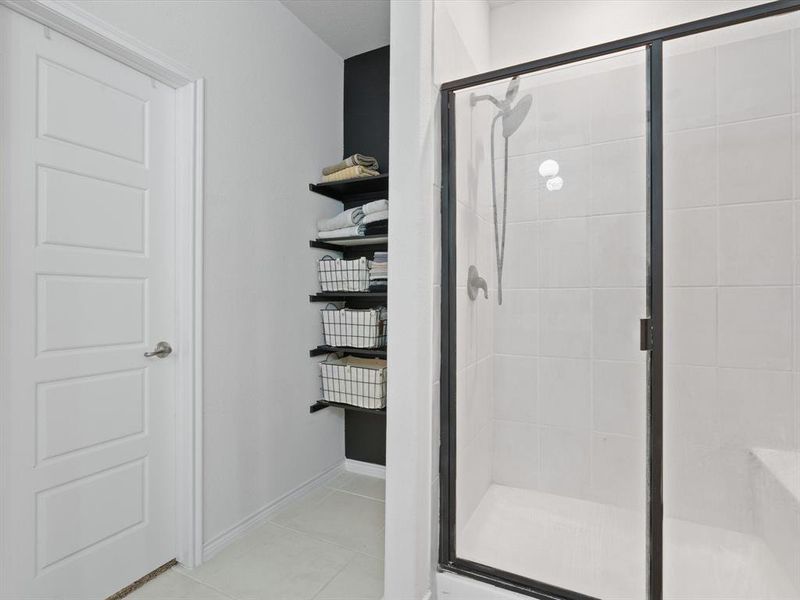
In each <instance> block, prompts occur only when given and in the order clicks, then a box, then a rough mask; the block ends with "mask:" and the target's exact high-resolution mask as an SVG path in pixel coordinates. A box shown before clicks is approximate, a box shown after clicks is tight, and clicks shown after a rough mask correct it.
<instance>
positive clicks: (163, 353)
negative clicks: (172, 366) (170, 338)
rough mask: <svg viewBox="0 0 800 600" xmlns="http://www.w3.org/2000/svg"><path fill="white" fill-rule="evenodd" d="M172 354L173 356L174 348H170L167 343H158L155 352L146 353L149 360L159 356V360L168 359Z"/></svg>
mask: <svg viewBox="0 0 800 600" xmlns="http://www.w3.org/2000/svg"><path fill="white" fill-rule="evenodd" d="M170 354H172V346H170V345H169V344H168V343H167V342H158V343H157V344H156V349H155V350H153V351H152V352H145V353H144V355H145V356H146V357H147V358H152V357H153V356H157V357H158V358H166V357H168V356H169V355H170Z"/></svg>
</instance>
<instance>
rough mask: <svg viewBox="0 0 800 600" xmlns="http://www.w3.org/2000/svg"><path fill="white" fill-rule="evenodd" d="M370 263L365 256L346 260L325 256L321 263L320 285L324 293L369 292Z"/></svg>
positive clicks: (319, 269)
mask: <svg viewBox="0 0 800 600" xmlns="http://www.w3.org/2000/svg"><path fill="white" fill-rule="evenodd" d="M369 268H370V261H369V260H367V258H366V257H365V256H362V257H361V258H356V259H354V260H344V259H341V258H333V257H332V256H324V257H322V259H321V260H320V261H319V268H318V271H319V285H320V288H321V289H322V291H323V292H368V291H369Z"/></svg>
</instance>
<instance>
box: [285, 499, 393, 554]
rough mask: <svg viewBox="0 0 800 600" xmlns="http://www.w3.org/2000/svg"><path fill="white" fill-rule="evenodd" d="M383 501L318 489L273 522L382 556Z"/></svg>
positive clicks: (350, 547) (358, 550) (346, 546)
mask: <svg viewBox="0 0 800 600" xmlns="http://www.w3.org/2000/svg"><path fill="white" fill-rule="evenodd" d="M383 513H384V503H383V502H380V501H378V500H372V499H370V498H365V497H363V496H356V495H355V494H350V493H347V492H341V491H338V490H319V491H317V492H314V493H312V494H309V495H308V496H306V498H304V499H302V500H301V501H299V502H298V503H297V504H295V505H292V506H290V507H289V508H287V509H285V510H283V511H281V512H279V513H278V514H276V515H274V516H273V517H272V518H271V519H270V521H272V522H273V523H277V524H278V525H283V526H285V527H288V528H290V529H293V530H295V531H301V532H304V533H308V534H310V535H313V536H315V537H317V538H319V539H323V540H326V541H329V542H333V543H334V544H338V545H340V546H344V547H345V548H349V549H351V550H355V551H357V552H363V553H365V554H369V555H371V556H375V557H382V556H383V519H384V516H383Z"/></svg>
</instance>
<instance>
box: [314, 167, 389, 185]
mask: <svg viewBox="0 0 800 600" xmlns="http://www.w3.org/2000/svg"><path fill="white" fill-rule="evenodd" d="M376 175H380V173H378V172H377V171H373V170H372V169H368V168H366V167H362V166H361V165H355V166H354V167H347V168H346V169H342V170H341V171H336V172H335V173H331V174H330V175H323V176H322V182H323V183H325V182H328V181H341V180H343V179H354V178H356V177H375V176H376Z"/></svg>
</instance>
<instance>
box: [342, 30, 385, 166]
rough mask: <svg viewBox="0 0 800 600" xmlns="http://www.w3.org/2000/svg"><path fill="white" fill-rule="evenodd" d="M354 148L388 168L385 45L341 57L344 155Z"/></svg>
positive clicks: (354, 151) (351, 152)
mask: <svg viewBox="0 0 800 600" xmlns="http://www.w3.org/2000/svg"><path fill="white" fill-rule="evenodd" d="M356 152H358V153H360V154H369V155H370V156H374V157H375V158H377V159H378V164H379V165H380V171H381V173H388V172H389V46H384V47H383V48H378V49H377V50H371V51H369V52H365V53H364V54H358V55H356V56H352V57H350V58H348V59H346V60H345V61H344V156H350V155H351V154H355V153H356Z"/></svg>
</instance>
